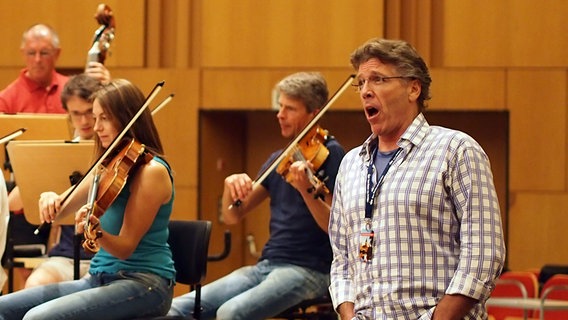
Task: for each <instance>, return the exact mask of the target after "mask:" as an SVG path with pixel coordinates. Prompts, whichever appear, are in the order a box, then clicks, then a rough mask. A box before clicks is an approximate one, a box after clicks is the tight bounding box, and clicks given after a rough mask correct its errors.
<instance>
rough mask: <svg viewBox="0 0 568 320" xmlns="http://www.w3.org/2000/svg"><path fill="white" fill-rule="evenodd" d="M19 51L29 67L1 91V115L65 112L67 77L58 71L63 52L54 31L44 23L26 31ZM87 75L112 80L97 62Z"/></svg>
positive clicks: (88, 70)
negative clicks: (63, 98)
mask: <svg viewBox="0 0 568 320" xmlns="http://www.w3.org/2000/svg"><path fill="white" fill-rule="evenodd" d="M20 51H21V53H22V57H23V58H24V61H25V64H26V67H25V68H24V69H23V70H22V71H21V72H20V75H19V76H18V78H17V79H16V80H14V81H13V82H12V83H11V84H9V85H8V86H7V87H6V88H5V89H4V90H2V91H1V92H0V112H4V113H11V114H13V113H66V111H65V109H63V107H62V105H61V99H60V95H61V90H63V86H64V85H65V83H67V80H68V77H67V76H65V75H63V74H60V73H58V72H57V71H56V70H55V65H56V63H57V59H58V58H59V54H60V53H61V48H60V46H59V36H58V35H57V33H56V32H55V30H53V29H52V28H51V27H49V26H47V25H45V24H36V25H33V26H32V27H30V28H29V29H28V30H26V31H25V32H24V34H23V37H22V44H21V46H20ZM85 72H86V73H87V74H89V75H90V76H92V77H94V78H96V79H98V80H100V81H108V80H109V79H110V75H109V74H108V70H107V69H106V68H105V67H104V66H103V65H102V64H101V63H98V62H90V63H89V67H88V68H87V70H85Z"/></svg>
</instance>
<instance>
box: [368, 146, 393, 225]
mask: <svg viewBox="0 0 568 320" xmlns="http://www.w3.org/2000/svg"><path fill="white" fill-rule="evenodd" d="M378 149H379V147H378V146H377V148H376V149H375V150H374V151H373V154H372V156H371V160H370V161H369V166H368V167H367V203H366V204H365V221H366V222H367V223H370V221H371V219H372V218H373V206H374V205H375V199H376V198H377V197H376V196H377V192H378V191H379V189H380V187H381V185H382V184H383V182H384V180H385V176H386V174H387V172H388V171H389V169H390V167H391V165H392V163H393V162H394V160H395V159H396V157H397V156H398V154H399V153H400V152H401V151H402V148H398V150H396V153H395V154H394V155H393V156H392V158H391V159H390V160H389V162H388V163H387V166H386V167H385V169H384V170H383V173H381V176H380V177H379V179H378V180H377V183H376V184H375V185H373V166H374V163H375V157H376V156H377V152H378V151H377V150H378Z"/></svg>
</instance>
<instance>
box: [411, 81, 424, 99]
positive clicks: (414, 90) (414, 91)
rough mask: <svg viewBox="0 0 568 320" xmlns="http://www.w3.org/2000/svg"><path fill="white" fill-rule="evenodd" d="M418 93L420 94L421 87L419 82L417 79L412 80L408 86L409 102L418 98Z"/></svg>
mask: <svg viewBox="0 0 568 320" xmlns="http://www.w3.org/2000/svg"><path fill="white" fill-rule="evenodd" d="M420 93H422V85H421V84H420V81H418V80H417V79H413V80H411V81H410V83H409V84H408V100H409V101H411V102H415V101H417V100H418V97H420Z"/></svg>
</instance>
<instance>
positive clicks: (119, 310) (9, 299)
mask: <svg viewBox="0 0 568 320" xmlns="http://www.w3.org/2000/svg"><path fill="white" fill-rule="evenodd" d="M93 99H94V101H93V116H94V118H95V127H94V129H95V132H96V137H95V152H96V153H97V156H98V157H100V155H102V154H104V153H105V151H106V148H108V147H109V145H110V144H111V143H112V142H113V140H114V138H115V137H117V136H118V135H119V134H120V133H121V131H122V130H123V128H125V126H126V125H127V124H128V123H129V121H130V120H131V119H132V118H133V116H134V115H135V114H136V113H137V112H138V110H139V109H140V106H142V105H143V103H144V96H143V94H142V92H141V91H140V90H139V89H138V88H137V87H135V86H134V85H133V84H131V83H130V82H128V81H126V80H121V79H116V80H113V81H111V82H110V83H109V84H107V85H105V86H103V88H102V89H101V90H100V91H98V92H97V93H95V94H94V97H93ZM124 137H125V138H124V139H128V140H129V141H132V140H134V141H138V142H139V143H140V144H143V146H144V150H145V151H146V152H148V153H149V154H151V155H152V156H153V157H152V156H150V157H145V158H147V159H148V160H147V162H146V161H143V162H142V163H141V164H140V165H139V167H137V168H136V170H135V171H132V170H131V171H130V174H129V176H128V177H127V179H125V181H126V182H125V184H124V186H123V187H122V189H120V191H119V192H117V193H118V194H117V196H116V197H115V198H114V200H113V201H112V203H108V204H105V207H106V205H108V207H107V208H106V210H105V211H104V214H102V215H100V216H98V217H97V215H95V214H89V217H90V219H89V223H90V225H91V226H94V227H95V230H94V231H95V232H96V233H97V239H96V241H97V243H98V245H99V246H100V250H99V251H98V252H97V253H96V254H95V256H94V257H93V259H92V260H91V266H90V270H89V275H87V276H85V277H83V278H82V279H80V280H75V281H67V282H62V283H57V284H51V285H46V286H40V287H34V288H30V289H25V290H21V291H18V292H15V293H12V294H8V295H5V296H0V319H54V318H58V319H62V318H65V319H98V320H100V319H129V318H133V317H151V316H159V315H163V314H165V313H166V312H167V311H168V309H169V307H170V304H171V300H172V295H173V281H174V278H175V269H174V263H173V260H172V256H171V252H170V249H169V247H168V244H167V239H168V221H169V218H170V214H171V211H172V204H173V200H174V188H173V181H172V173H171V169H170V167H169V166H168V164H167V163H166V162H165V161H164V160H163V156H162V153H163V150H162V144H161V142H160V138H159V136H158V132H157V130H156V127H155V125H154V123H153V121H152V116H151V114H150V111H149V110H145V111H144V112H143V113H142V114H141V116H140V117H139V118H138V119H137V120H136V121H135V122H134V123H133V124H132V126H131V128H130V129H129V130H128V131H127V132H126V134H125V135H124ZM111 154H112V153H111ZM103 163H104V162H103ZM109 167H110V165H109ZM102 171H103V172H102V174H101V176H100V177H101V178H100V179H101V184H100V186H102V185H103V182H106V181H108V179H106V178H108V177H109V174H112V171H111V170H109V168H106V170H102ZM86 179H91V180H93V179H94V178H93V175H89V177H88V178H86ZM90 187H92V186H91V183H90V182H89V183H82V184H80V185H79V187H78V188H76V189H75V190H74V192H75V196H74V197H72V198H71V199H72V200H71V201H73V202H79V201H80V203H83V204H84V203H86V202H87V201H86V199H87V195H88V193H89V189H90ZM99 191H100V190H99ZM64 194H65V193H64ZM64 194H62V195H57V194H55V193H53V192H48V193H43V194H42V195H41V198H40V201H39V205H40V213H41V215H42V217H43V219H44V220H45V221H47V222H50V221H53V219H54V218H55V215H56V213H57V212H58V211H59V209H60V207H61V201H62V199H64V197H63V195H64ZM99 200H100V199H99ZM97 201H98V200H97ZM70 205H72V204H71V203H69V206H70ZM96 205H97V204H95V206H96ZM89 209H90V208H89V206H88V205H84V206H83V207H81V209H80V210H79V211H78V212H77V214H76V219H75V220H76V223H77V229H78V230H77V231H78V232H81V233H82V232H83V231H84V227H85V224H86V222H85V221H84V219H85V215H86V214H87V213H88V212H90V210H89Z"/></svg>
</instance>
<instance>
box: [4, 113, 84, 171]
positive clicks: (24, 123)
mask: <svg viewBox="0 0 568 320" xmlns="http://www.w3.org/2000/svg"><path fill="white" fill-rule="evenodd" d="M20 128H25V129H26V131H25V132H24V134H23V135H21V136H20V137H18V139H17V140H58V139H61V140H66V139H71V138H72V137H73V129H72V127H71V123H70V122H69V117H68V116H67V114H41V113H18V114H0V137H3V136H5V135H7V134H9V133H10V132H13V131H16V130H18V129H20ZM5 151H6V150H5V147H4V145H0V160H1V162H0V163H2V164H4V166H5V168H4V169H10V168H9V167H8V166H7V165H9V161H6V160H7V159H5V155H6V152H5ZM10 171H11V169H10ZM5 178H6V181H10V179H8V177H5Z"/></svg>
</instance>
